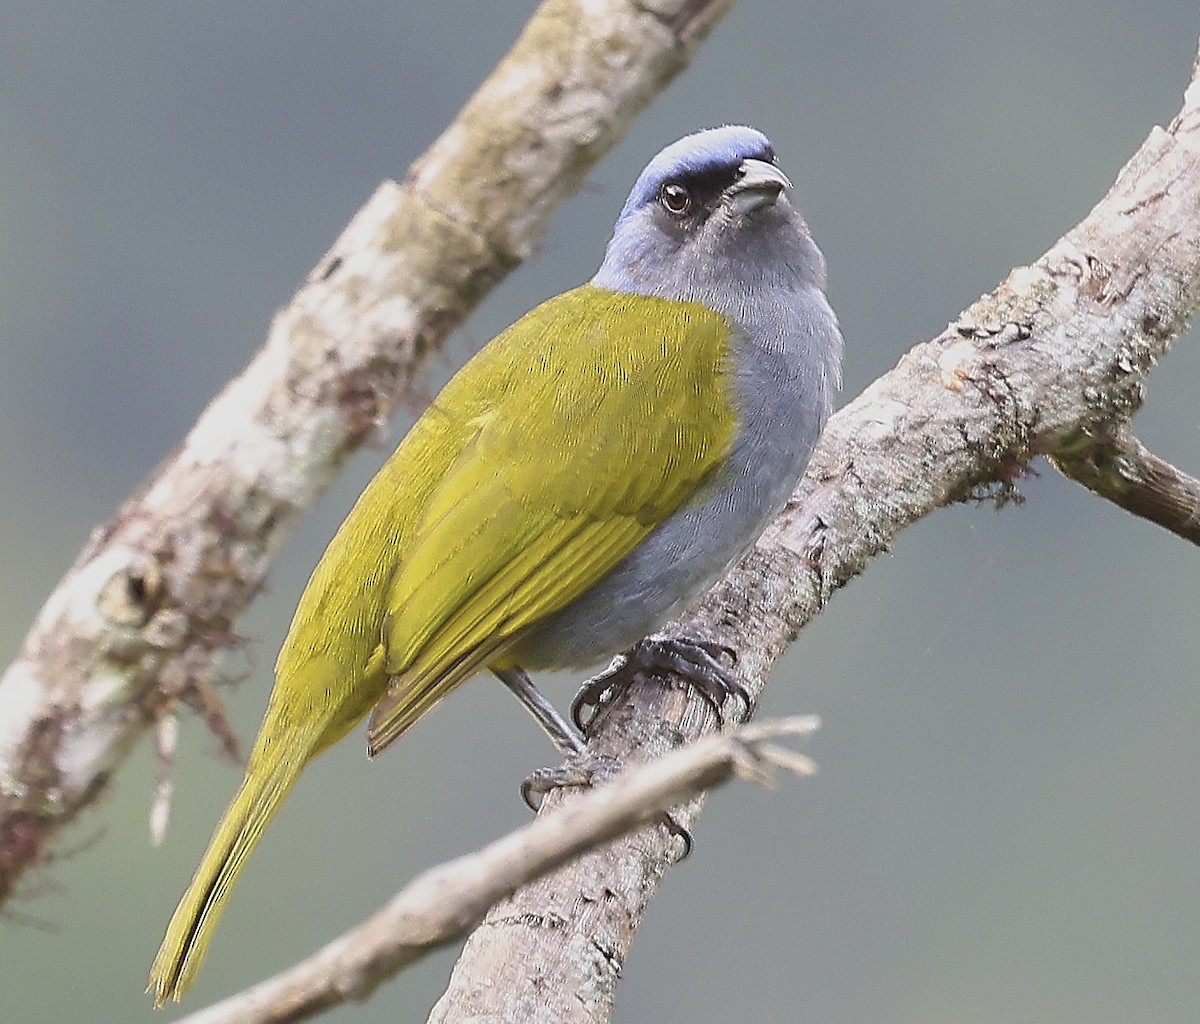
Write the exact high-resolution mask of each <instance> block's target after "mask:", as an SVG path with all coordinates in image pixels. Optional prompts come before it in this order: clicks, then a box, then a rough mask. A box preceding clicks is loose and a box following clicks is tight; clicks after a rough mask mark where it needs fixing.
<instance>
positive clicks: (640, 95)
mask: <svg viewBox="0 0 1200 1024" xmlns="http://www.w3.org/2000/svg"><path fill="white" fill-rule="evenodd" d="M732 5H733V0H658V2H656V3H655V4H652V5H645V4H640V3H636V2H629V0H589V2H588V3H586V4H584V3H582V2H581V0H545V2H544V3H543V4H542V6H541V7H540V8H539V10H538V12H537V13H536V14H535V15H534V17H533V18H532V20H531V21H530V22H529V24H528V25H527V26H526V29H525V31H524V33H523V34H522V36H521V38H520V39H519V40H518V41H517V42H516V44H515V45H514V47H513V49H512V50H511V52H510V53H509V54H508V55H507V56H506V57H505V59H504V60H503V61H502V62H501V63H500V64H499V66H498V67H497V68H496V70H495V71H494V72H493V73H492V75H491V76H490V77H489V78H488V80H487V81H486V82H485V83H484V84H483V85H482V86H481V87H480V89H479V91H478V92H477V93H476V94H475V95H474V96H473V97H472V98H471V100H470V101H469V102H468V103H467V105H466V106H465V107H464V108H463V110H462V112H461V113H460V114H459V116H458V117H457V119H456V120H455V121H454V123H453V124H452V125H451V126H450V127H449V128H448V129H447V130H446V132H445V133H444V134H443V135H442V137H441V138H440V139H438V141H437V142H436V143H435V144H434V145H433V147H432V148H431V149H430V150H429V151H428V152H427V153H426V154H425V155H424V156H423V157H422V158H421V159H420V160H418V161H417V163H416V164H414V165H413V167H412V168H411V169H410V171H409V173H408V175H407V177H406V178H405V180H404V181H403V182H402V183H401V184H396V183H395V182H391V181H388V182H385V183H384V184H383V185H381V186H380V188H379V189H378V191H377V192H376V193H375V195H374V196H373V197H372V198H371V199H370V201H369V202H368V203H367V205H366V206H364V207H363V209H362V210H360V211H359V213H358V214H357V215H356V216H355V218H354V219H353V221H351V223H350V225H349V226H348V227H347V228H346V230H345V231H344V232H343V234H342V236H341V237H340V238H339V239H338V240H337V241H336V242H335V243H334V245H333V247H332V248H331V249H330V251H329V252H328V253H327V254H326V255H325V257H323V258H322V259H321V261H320V262H319V263H318V264H317V266H316V267H315V268H314V269H313V271H312V273H311V274H310V275H309V277H308V279H307V280H306V281H305V283H304V285H303V287H302V288H301V289H300V291H299V292H298V293H297V294H296V296H295V297H294V298H293V300H292V302H291V303H290V304H289V305H288V306H287V308H285V309H284V310H282V311H281V312H279V313H278V314H277V315H276V317H275V319H274V321H273V323H272V324H271V328H270V332H269V334H268V337H267V340H266V344H265V345H264V346H263V348H262V350H261V351H260V352H259V353H258V354H257V355H256V356H255V358H254V360H253V361H252V362H251V364H250V366H249V367H248V368H247V369H246V371H245V372H244V373H243V374H242V375H241V376H240V377H239V378H237V379H236V380H235V381H233V382H232V383H231V384H230V385H229V386H228V387H227V388H226V389H225V390H224V391H223V392H222V393H221V394H220V395H219V396H218V397H217V398H216V399H215V400H214V401H213V403H212V404H211V405H210V406H209V408H208V409H207V410H206V411H205V413H204V414H203V415H202V416H201V418H200V420H199V421H198V422H197V424H196V425H195V427H194V428H193V429H192V431H191V433H190V434H189V435H188V436H187V438H186V439H185V440H184V442H183V443H182V445H180V447H179V448H178V450H177V451H176V452H175V453H174V454H173V455H172V456H171V457H170V458H169V459H168V460H167V461H166V462H165V463H164V464H163V466H161V467H160V468H159V470H158V471H157V472H156V473H155V474H154V476H153V477H152V478H151V479H150V480H149V481H147V482H146V484H145V485H143V487H142V488H141V489H140V490H139V491H138V492H137V493H136V494H134V495H133V496H132V497H131V498H130V499H129V500H128V501H127V502H126V504H125V505H124V506H123V507H122V508H121V509H120V511H118V512H117V514H116V516H115V517H114V518H113V519H112V520H111V521H110V522H108V523H106V524H104V525H103V526H101V527H99V528H98V529H97V530H96V531H95V532H94V533H93V535H92V537H91V539H90V541H89V542H88V544H87V545H86V547H85V548H84V550H83V551H82V553H81V554H80V555H79V557H78V559H77V560H76V562H75V564H74V566H72V568H71V570H70V571H69V572H68V574H67V575H66V577H65V578H64V579H63V580H62V582H61V583H60V584H59V585H58V587H57V588H56V589H55V591H54V592H53V593H52V594H51V595H50V598H49V599H48V601H47V602H46V605H45V606H44V607H43V608H42V610H41V612H40V613H39V614H38V616H37V619H36V621H35V622H34V624H33V627H32V629H31V631H30V632H29V634H28V636H27V637H26V638H25V641H24V643H23V645H22V648H21V651H20V654H19V656H18V658H17V660H16V661H15V662H13V663H12V665H10V666H9V667H8V669H7V670H6V671H5V673H4V675H3V676H2V677H0V705H2V706H3V707H4V709H5V713H4V715H3V716H2V718H0V901H2V900H4V899H5V898H6V897H7V896H8V894H10V893H11V892H12V889H13V885H14V884H15V882H16V880H17V878H18V877H19V876H20V875H21V873H22V872H23V871H24V870H25V869H26V868H28V867H29V866H30V865H31V864H34V863H36V862H37V861H38V860H39V859H40V858H41V857H43V856H44V855H45V851H46V848H47V844H48V843H49V842H50V841H51V839H52V838H53V837H54V836H55V835H56V833H57V832H58V830H59V829H60V828H61V827H62V826H63V825H65V824H66V823H67V822H69V821H70V820H71V819H72V818H73V817H74V816H75V815H76V814H77V813H78V811H79V810H80V809H81V808H83V807H85V806H87V805H88V804H89V803H90V802H91V801H92V800H93V799H94V798H95V797H96V796H97V795H98V793H99V792H100V791H101V790H102V789H103V788H104V786H105V785H106V782H107V780H108V778H109V777H110V776H111V775H112V773H113V772H114V771H115V770H116V769H117V768H118V767H119V766H120V764H121V763H122V762H123V760H124V758H125V755H126V754H127V753H128V752H129V750H130V749H131V748H132V746H133V744H134V743H135V742H136V741H137V740H138V739H139V738H141V737H142V735H143V734H144V733H145V731H146V729H147V727H148V726H149V725H150V724H151V723H152V722H155V721H156V720H162V719H163V718H164V717H165V716H170V715H173V714H174V713H175V710H176V708H177V706H178V705H179V704H180V703H186V704H190V705H192V706H193V707H195V708H196V709H197V710H199V711H200V712H201V713H202V714H203V715H204V716H205V717H206V718H207V719H208V720H209V721H210V723H212V724H213V726H214V728H215V729H216V731H217V732H218V734H220V735H221V736H222V738H223V740H224V742H225V745H226V748H227V750H229V751H230V752H231V753H232V752H233V748H234V741H233V737H232V734H231V733H230V731H229V730H228V729H227V728H226V727H225V726H224V724H223V718H222V715H221V710H220V705H219V703H218V702H217V701H216V698H215V697H214V696H213V695H212V693H211V691H210V690H209V687H208V683H209V681H210V680H211V679H212V678H213V675H214V673H215V671H216V659H217V657H218V655H219V654H220V652H221V650H222V648H224V647H225V646H228V645H229V644H230V643H231V642H232V641H233V638H234V631H233V625H234V623H235V621H236V620H237V617H238V615H239V614H240V613H241V612H242V610H243V609H244V608H245V606H246V605H247V603H248V602H249V601H250V599H251V598H252V597H253V596H254V594H255V593H257V591H258V590H259V588H260V587H261V586H262V583H263V579H264V577H265V574H266V571H267V568H268V566H269V565H270V563H271V561H272V559H273V558H274V556H275V554H276V553H277V552H278V551H279V549H280V547H281V545H282V543H283V541H284V540H285V538H286V536H287V534H288V533H289V532H290V530H291V528H292V527H293V526H294V525H295V523H296V521H297V520H298V519H299V517H300V515H301V514H302V513H303V512H304V511H306V510H307V509H308V508H310V507H311V506H312V505H313V504H314V502H315V501H316V500H317V498H318V497H319V496H320V495H321V493H322V492H323V491H324V490H325V488H326V487H327V486H328V485H329V483H330V482H331V480H332V479H333V477H334V476H335V474H336V473H337V472H338V470H339V469H340V468H341V466H342V464H343V463H344V462H345V461H346V459H347V457H348V456H349V455H350V454H351V453H352V452H353V451H354V450H356V449H357V448H358V447H359V446H360V445H361V444H362V443H363V441H364V440H366V439H368V438H369V437H370V436H371V434H372V432H373V431H374V430H375V428H376V425H377V424H379V423H380V422H382V421H383V420H384V419H385V418H386V417H387V415H388V414H389V413H390V411H391V410H392V409H393V408H394V406H395V405H396V404H397V402H399V401H400V400H401V399H402V397H403V396H404V395H405V394H406V393H408V392H409V390H410V389H411V388H412V385H413V381H414V378H415V376H416V375H417V373H418V372H419V371H420V370H421V368H422V367H423V366H424V365H425V364H426V362H427V360H428V358H429V356H430V355H431V354H432V353H433V352H434V351H436V349H437V348H438V346H440V344H441V343H442V341H443V339H444V338H445V337H446V335H447V334H448V333H449V332H450V331H451V330H452V329H453V328H454V327H455V326H456V325H457V324H459V323H460V322H461V321H462V320H463V318H464V317H465V316H466V315H467V314H468V313H469V312H470V310H471V309H472V308H473V307H474V306H475V304H476V303H477V302H478V301H479V299H480V298H481V297H482V296H483V295H484V294H485V293H486V292H487V291H488V289H489V288H491V287H492V286H493V285H494V284H495V283H496V282H497V281H499V280H500V279H501V278H502V277H503V276H504V275H505V274H506V273H508V271H510V270H512V269H513V267H515V266H516V265H517V264H518V263H519V262H520V261H521V260H523V259H524V258H525V257H526V256H527V255H528V254H529V253H530V252H531V251H532V250H533V247H534V245H535V243H536V242H537V240H538V238H540V237H541V235H542V234H543V232H544V230H545V228H546V224H547V222H548V220H549V218H550V215H551V214H552V213H553V212H554V210H555V209H556V208H557V207H558V205H559V204H560V203H561V202H562V201H563V200H564V199H566V198H567V197H568V196H569V195H570V194H571V193H572V192H573V191H574V190H575V189H576V187H577V186H578V184H579V182H580V181H581V179H582V178H583V175H584V174H585V173H586V171H587V170H588V168H589V167H591V166H592V164H593V163H594V162H595V161H596V160H597V159H598V158H599V157H600V156H601V155H602V154H603V153H604V152H605V151H606V150H607V149H608V148H609V147H610V146H611V145H612V144H613V143H614V142H615V141H616V139H618V138H619V137H620V135H621V134H622V132H623V131H624V130H625V128H626V127H627V126H628V125H629V123H630V122H631V121H632V120H633V118H634V116H635V115H636V114H637V113H638V112H639V111H640V110H641V109H642V107H644V106H645V105H646V103H647V102H649V100H650V99H651V98H652V97H653V96H654V95H655V94H656V93H657V92H659V91H660V90H661V89H662V88H663V87H664V86H665V85H666V84H667V82H669V81H670V80H671V79H672V78H673V77H674V76H675V75H676V74H677V73H678V72H679V71H681V70H682V69H683V68H684V67H685V66H686V65H687V64H688V63H689V61H690V59H691V57H692V55H693V53H694V52H695V50H696V48H697V47H698V46H699V45H700V43H701V42H702V41H703V40H704V38H705V37H706V36H707V34H708V32H709V31H710V30H711V28H712V27H713V25H714V24H715V23H716V22H717V21H718V20H719V19H720V18H721V17H722V16H723V15H724V14H725V13H727V11H728V10H729V9H730V8H731V7H732ZM159 736H160V745H162V747H163V749H169V748H170V747H171V744H170V743H169V742H167V741H168V740H169V738H170V729H169V727H165V728H164V729H162V730H160V733H159ZM166 792H169V790H168V789H167V788H166V787H165V785H164V784H163V783H161V782H160V787H159V794H160V796H159V797H157V798H156V801H155V807H154V810H153V817H154V822H155V825H154V828H155V830H156V832H157V831H161V828H162V826H163V823H164V806H165V805H164V802H163V800H164V797H163V794H165V793H166Z"/></svg>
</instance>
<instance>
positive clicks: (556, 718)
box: [493, 668, 587, 757]
mask: <svg viewBox="0 0 1200 1024" xmlns="http://www.w3.org/2000/svg"><path fill="white" fill-rule="evenodd" d="M493 671H495V673H496V676H497V678H498V679H499V680H500V682H502V683H503V684H504V685H505V686H507V687H508V688H509V689H510V690H512V692H513V694H514V696H515V697H516V698H517V700H519V701H520V702H521V703H522V704H524V705H525V708H526V710H527V711H528V712H529V713H530V714H531V715H533V717H534V720H535V721H536V722H537V724H538V725H540V726H541V727H542V730H543V732H545V734H546V735H547V736H549V737H550V742H551V743H553V744H554V745H555V746H556V747H557V748H558V752H559V753H560V754H562V755H563V756H564V757H570V756H571V755H572V754H581V753H583V751H584V750H586V749H587V744H585V743H584V741H583V737H582V736H580V735H579V733H577V732H576V731H575V730H574V729H572V728H571V726H570V725H569V724H568V723H567V722H566V720H565V719H564V718H563V716H562V715H560V714H559V713H558V709H557V708H556V707H555V706H554V705H553V704H551V703H550V702H549V701H548V700H546V698H545V697H543V696H542V691H541V690H539V689H538V688H537V687H536V686H535V685H534V683H533V680H532V679H530V678H529V675H528V674H527V673H526V672H525V670H524V669H520V668H498V669H494V670H493Z"/></svg>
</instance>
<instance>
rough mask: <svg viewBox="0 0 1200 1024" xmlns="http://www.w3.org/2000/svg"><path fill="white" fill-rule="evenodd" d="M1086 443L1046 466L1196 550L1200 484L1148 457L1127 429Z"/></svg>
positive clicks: (1199, 538) (1126, 426) (1199, 534)
mask: <svg viewBox="0 0 1200 1024" xmlns="http://www.w3.org/2000/svg"><path fill="white" fill-rule="evenodd" d="M1089 442H1090V443H1089V444H1087V445H1084V446H1080V447H1076V448H1073V449H1072V450H1070V451H1069V452H1068V453H1066V454H1058V455H1055V456H1053V457H1052V458H1051V460H1050V461H1051V462H1053V463H1054V466H1055V467H1056V468H1057V469H1058V471H1059V472H1060V473H1062V474H1063V475H1064V476H1066V477H1069V478H1070V479H1072V480H1074V481H1075V482H1076V483H1080V484H1083V486H1084V487H1086V488H1087V489H1088V490H1089V491H1091V492H1092V493H1093V494H1098V495H1099V496H1100V497H1102V498H1107V499H1108V500H1109V501H1111V502H1113V503H1115V504H1117V505H1120V506H1121V508H1123V509H1125V510H1126V511H1127V512H1132V513H1133V514H1134V515H1135V516H1141V517H1142V518H1143V519H1149V520H1150V522H1152V523H1158V525H1159V526H1162V527H1164V528H1165V529H1168V530H1170V531H1171V532H1172V533H1175V534H1178V535H1179V536H1180V537H1182V538H1184V540H1189V541H1191V542H1192V543H1193V544H1200V480H1197V479H1196V478H1195V477H1194V476H1189V475H1188V474H1187V473H1184V472H1182V471H1180V470H1178V469H1176V468H1175V467H1174V466H1172V465H1171V464H1170V463H1169V462H1166V461H1164V460H1163V459H1160V458H1159V457H1158V456H1157V455H1155V454H1154V453H1153V452H1152V451H1150V450H1149V449H1148V448H1147V447H1146V446H1145V445H1144V444H1142V442H1141V441H1139V440H1138V439H1137V438H1136V437H1135V436H1134V433H1133V427H1132V426H1131V425H1130V424H1129V423H1122V424H1121V425H1120V426H1118V427H1117V428H1116V429H1114V430H1112V431H1110V432H1107V433H1105V434H1103V435H1101V436H1099V437H1095V438H1089Z"/></svg>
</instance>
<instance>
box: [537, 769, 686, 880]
mask: <svg viewBox="0 0 1200 1024" xmlns="http://www.w3.org/2000/svg"><path fill="white" fill-rule="evenodd" d="M620 770H621V764H620V762H619V761H617V760H616V759H615V758H611V757H603V756H601V755H600V754H596V753H594V752H592V751H591V750H587V749H586V748H585V749H584V750H581V751H579V752H578V753H574V754H569V755H568V756H567V758H566V760H564V761H563V763H562V764H560V765H558V766H557V767H554V768H539V769H537V771H535V772H532V773H531V774H530V775H529V776H528V777H527V778H526V779H525V781H524V782H522V783H521V798H522V799H523V800H524V801H525V803H526V804H528V805H529V807H530V809H531V810H534V811H537V810H540V809H541V806H542V800H543V799H544V798H545V796H546V794H547V793H549V792H551V791H552V790H555V789H561V788H562V787H563V786H599V785H603V784H604V783H606V782H608V781H610V780H611V779H612V778H613V777H614V776H615V775H617V773H618V772H620ZM659 823H660V824H661V825H662V826H663V827H664V828H666V830H667V832H668V833H669V834H670V835H671V836H673V837H674V838H676V839H679V840H681V841H682V843H683V851H682V852H681V853H680V855H679V859H680V860H683V859H684V858H685V857H686V856H687V855H688V854H689V853H691V852H692V834H691V833H690V832H689V831H688V830H687V829H686V828H684V827H683V826H682V825H680V824H679V822H677V821H676V820H675V819H674V818H673V817H672V816H671V814H670V813H669V812H667V811H664V812H663V813H662V814H661V815H660V816H659Z"/></svg>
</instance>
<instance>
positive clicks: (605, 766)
mask: <svg viewBox="0 0 1200 1024" xmlns="http://www.w3.org/2000/svg"><path fill="white" fill-rule="evenodd" d="M620 770H621V766H620V765H619V764H617V762H616V761H614V760H613V759H612V758H609V757H601V756H600V755H599V754H593V753H592V752H591V751H590V750H583V751H581V752H580V753H578V754H571V755H570V756H568V757H567V758H566V760H564V761H563V763H562V764H560V765H558V767H556V768H539V769H538V770H537V771H535V772H531V773H530V774H529V776H528V777H527V778H526V779H525V781H524V782H522V783H521V799H522V800H524V801H525V803H526V804H527V805H528V807H529V809H530V810H531V811H537V810H540V809H541V806H542V799H543V798H544V797H545V795H546V794H547V793H549V792H550V791H551V790H553V789H561V788H562V787H563V786H595V785H598V784H600V783H603V782H607V781H608V780H609V779H611V778H612V777H613V776H614V775H616V774H617V772H618V771H620ZM534 797H536V798H537V803H534V800H533V798H534Z"/></svg>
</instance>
